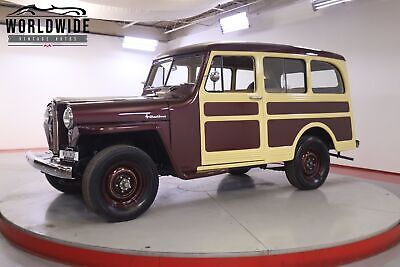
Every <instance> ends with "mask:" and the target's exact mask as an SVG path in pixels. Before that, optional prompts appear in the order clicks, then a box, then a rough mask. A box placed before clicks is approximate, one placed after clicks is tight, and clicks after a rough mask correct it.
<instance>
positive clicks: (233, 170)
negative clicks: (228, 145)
mask: <svg viewBox="0 0 400 267" xmlns="http://www.w3.org/2000/svg"><path fill="white" fill-rule="evenodd" d="M250 169H251V168H250V167H239V168H231V169H229V171H228V172H229V173H230V174H232V175H243V174H245V173H246V172H248V171H249V170H250Z"/></svg>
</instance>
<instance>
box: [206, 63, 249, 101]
mask: <svg viewBox="0 0 400 267" xmlns="http://www.w3.org/2000/svg"><path fill="white" fill-rule="evenodd" d="M254 85H255V72H254V59H253V58H252V57H247V56H215V57H214V58H213V60H212V63H211V68H210V71H209V73H208V76H207V82H206V88H205V89H206V91H207V92H233V93H234V92H254V90H255V86H254Z"/></svg>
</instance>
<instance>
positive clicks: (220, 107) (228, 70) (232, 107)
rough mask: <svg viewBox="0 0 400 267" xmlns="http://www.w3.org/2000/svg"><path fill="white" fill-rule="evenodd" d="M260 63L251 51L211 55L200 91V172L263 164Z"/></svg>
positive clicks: (263, 134)
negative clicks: (258, 74) (258, 72)
mask: <svg viewBox="0 0 400 267" xmlns="http://www.w3.org/2000/svg"><path fill="white" fill-rule="evenodd" d="M259 64H260V62H258V59H257V58H256V57H255V56H254V53H250V52H228V51H221V52H211V53H210V57H209V62H208V65H207V68H206V72H205V74H204V77H203V81H202V85H201V87H200V92H199V100H200V101H199V103H200V107H199V108H200V131H201V162H202V166H201V167H200V168H199V169H200V170H201V169H204V170H206V169H213V168H217V167H221V168H222V167H239V166H245V165H253V164H254V165H257V164H262V163H263V155H262V154H263V147H265V138H264V136H265V116H264V114H265V110H264V108H263V99H262V95H263V92H262V91H261V89H262V88H258V83H257V69H258V65H259ZM261 75H262V74H261ZM258 89H260V90H258Z"/></svg>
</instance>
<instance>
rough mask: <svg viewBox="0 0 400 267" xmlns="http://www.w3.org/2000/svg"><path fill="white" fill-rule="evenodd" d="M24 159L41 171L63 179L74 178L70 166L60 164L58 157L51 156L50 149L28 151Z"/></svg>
mask: <svg viewBox="0 0 400 267" xmlns="http://www.w3.org/2000/svg"><path fill="white" fill-rule="evenodd" d="M26 159H27V160H28V162H29V163H30V164H31V165H32V166H33V167H34V168H36V169H38V170H40V171H41V172H43V173H46V174H49V175H52V176H56V177H59V178H63V179H75V178H73V177H72V167H71V166H66V165H62V164H61V163H60V161H59V159H58V158H56V157H54V156H53V153H52V152H51V151H47V152H44V153H38V154H34V153H32V152H31V151H28V152H27V153H26Z"/></svg>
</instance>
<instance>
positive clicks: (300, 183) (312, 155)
mask: <svg viewBox="0 0 400 267" xmlns="http://www.w3.org/2000/svg"><path fill="white" fill-rule="evenodd" d="M329 167H330V158H329V150H328V148H327V146H326V144H325V143H324V142H323V141H322V140H321V139H319V138H318V137H315V136H303V137H302V138H301V139H300V141H299V144H298V145H297V148H296V152H295V155H294V159H293V160H291V161H287V162H285V172H286V177H287V178H288V180H289V183H290V184H292V185H293V186H294V187H296V188H298V189H300V190H313V189H317V188H318V187H320V186H321V185H322V184H323V183H324V182H325V180H326V178H327V176H328V174H329Z"/></svg>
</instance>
